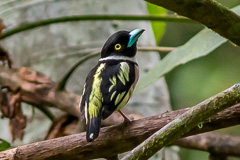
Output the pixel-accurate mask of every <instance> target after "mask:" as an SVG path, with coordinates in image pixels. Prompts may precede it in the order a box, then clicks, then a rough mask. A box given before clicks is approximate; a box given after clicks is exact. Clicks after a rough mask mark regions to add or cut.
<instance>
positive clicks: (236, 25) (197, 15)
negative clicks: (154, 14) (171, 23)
mask: <svg viewBox="0 0 240 160" xmlns="http://www.w3.org/2000/svg"><path fill="white" fill-rule="evenodd" d="M146 1H147V2H150V3H153V4H156V5H158V6H162V7H164V8H166V9H169V10H171V11H174V12H176V13H178V14H179V15H183V16H186V17H188V18H191V19H193V20H195V21H198V22H200V23H202V24H204V25H205V26H207V27H208V28H210V29H212V30H214V31H215V32H217V33H218V34H220V35H221V36H223V37H225V38H227V39H229V40H230V41H232V42H233V43H235V44H237V45H239V46H240V36H239V35H240V16H239V15H237V14H236V13H234V12H232V11H231V10H229V9H227V8H226V7H224V6H222V5H221V4H219V3H218V2H217V1H215V0H146Z"/></svg>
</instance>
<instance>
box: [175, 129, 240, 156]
mask: <svg viewBox="0 0 240 160" xmlns="http://www.w3.org/2000/svg"><path fill="white" fill-rule="evenodd" d="M174 144H176V145H178V146H181V147H184V148H189V149H197V150H201V151H206V152H210V153H212V154H216V155H225V156H237V157H240V152H239V151H240V137H237V136H230V135H223V134H219V133H204V134H199V135H195V136H189V137H186V138H183V139H179V140H177V141H176V142H175V143H174Z"/></svg>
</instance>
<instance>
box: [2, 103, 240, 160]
mask: <svg viewBox="0 0 240 160" xmlns="http://www.w3.org/2000/svg"><path fill="white" fill-rule="evenodd" d="M190 109H191V108H185V109H181V110H177V111H171V112H165V113H162V114H160V115H156V116H152V117H147V118H143V119H139V120H136V121H132V122H130V123H123V124H119V125H115V126H111V127H105V128H102V129H101V132H100V135H99V137H98V138H97V139H96V140H95V141H93V142H91V143H87V142H86V137H85V136H86V135H85V133H80V134H75V135H70V136H65V137H61V138H56V139H52V140H46V141H42V142H37V143H33V144H29V145H24V146H19V147H17V148H13V149H10V150H6V151H2V152H0V159H1V158H2V159H4V158H5V159H8V158H9V157H14V158H13V160H14V159H25V160H38V159H48V160H54V159H83V160H84V159H94V158H106V157H111V156H115V155H117V154H119V153H123V152H126V151H129V150H131V149H133V148H134V147H135V146H137V145H138V144H139V143H141V142H142V141H144V140H145V139H146V138H147V137H149V136H150V135H152V134H153V133H154V132H156V131H157V130H159V129H160V128H162V127H164V126H165V125H166V124H168V123H169V122H171V121H172V120H174V119H175V118H176V117H178V116H179V115H181V114H183V113H184V112H186V111H188V110H190ZM238 124H240V106H234V107H231V108H229V109H226V110H224V111H222V112H220V113H218V114H217V115H215V116H213V117H211V119H208V120H206V121H205V122H203V127H202V128H199V127H194V128H193V129H192V130H190V131H189V132H188V133H187V134H185V135H183V137H185V136H188V135H193V134H199V133H203V132H208V131H213V130H216V129H220V128H224V127H230V126H234V125H238ZM97 150H98V151H101V152H96V151H97Z"/></svg>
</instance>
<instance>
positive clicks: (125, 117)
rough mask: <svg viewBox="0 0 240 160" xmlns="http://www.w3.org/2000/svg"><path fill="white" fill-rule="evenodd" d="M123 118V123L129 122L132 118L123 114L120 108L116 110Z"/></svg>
mask: <svg viewBox="0 0 240 160" xmlns="http://www.w3.org/2000/svg"><path fill="white" fill-rule="evenodd" d="M118 112H119V113H120V114H121V115H122V116H123V118H124V123H127V122H131V121H132V120H131V119H130V118H128V117H127V115H126V114H124V113H123V112H122V111H121V110H119V111H118Z"/></svg>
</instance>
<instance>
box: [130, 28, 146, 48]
mask: <svg viewBox="0 0 240 160" xmlns="http://www.w3.org/2000/svg"><path fill="white" fill-rule="evenodd" d="M144 31H145V30H144V29H134V30H132V31H131V32H130V33H129V41H128V45H127V47H128V48H129V47H132V45H133V44H134V43H135V42H137V40H138V38H139V37H140V36H141V35H142V33H143V32H144Z"/></svg>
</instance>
